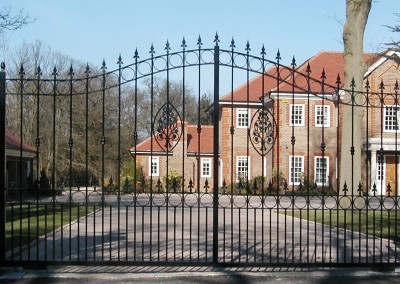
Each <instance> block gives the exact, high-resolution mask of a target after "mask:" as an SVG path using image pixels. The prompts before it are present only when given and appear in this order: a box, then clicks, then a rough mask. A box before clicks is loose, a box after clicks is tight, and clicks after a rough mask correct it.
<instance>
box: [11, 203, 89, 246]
mask: <svg viewBox="0 0 400 284" xmlns="http://www.w3.org/2000/svg"><path fill="white" fill-rule="evenodd" d="M95 210H96V206H89V205H74V204H72V205H70V204H7V205H6V239H5V245H6V250H8V249H11V248H12V247H18V246H20V245H24V244H28V243H29V242H31V241H33V240H34V239H36V238H38V237H40V236H43V235H45V234H47V233H50V232H52V231H53V230H55V229H57V228H60V227H62V226H64V225H66V224H69V223H71V222H73V221H75V220H77V219H79V218H81V217H83V216H86V215H87V214H89V213H91V212H93V211H95Z"/></svg>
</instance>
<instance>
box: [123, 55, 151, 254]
mask: <svg viewBox="0 0 400 284" xmlns="http://www.w3.org/2000/svg"><path fill="white" fill-rule="evenodd" d="M133 58H134V59H135V114H134V115H135V122H134V130H133V142H134V145H135V148H134V156H133V186H134V188H135V191H134V196H135V198H134V199H133V200H134V203H133V260H134V261H136V213H137V211H136V210H137V202H136V200H137V196H138V188H137V183H138V180H137V178H138V177H137V142H138V141H137V140H138V132H137V125H138V123H137V119H138V115H137V114H138V108H137V106H138V79H137V75H138V58H139V53H138V51H137V49H136V50H135V54H134V56H133ZM152 115H153V114H152V113H151V114H150V119H152V117H153V116H152ZM151 128H152V127H151ZM150 211H152V209H150ZM150 214H151V212H150ZM150 220H151V218H150ZM150 222H151V221H150ZM150 232H151V231H150ZM126 251H127V252H128V240H126ZM150 252H151V238H150ZM126 257H128V253H127V254H126Z"/></svg>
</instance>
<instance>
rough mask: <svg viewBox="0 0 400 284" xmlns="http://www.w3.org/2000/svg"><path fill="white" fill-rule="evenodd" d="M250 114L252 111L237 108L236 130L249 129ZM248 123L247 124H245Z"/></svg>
mask: <svg viewBox="0 0 400 284" xmlns="http://www.w3.org/2000/svg"><path fill="white" fill-rule="evenodd" d="M249 113H250V109H247V108H237V109H236V128H248V127H249ZM244 122H246V123H244Z"/></svg>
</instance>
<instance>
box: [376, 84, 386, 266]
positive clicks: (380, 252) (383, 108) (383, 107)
mask: <svg viewBox="0 0 400 284" xmlns="http://www.w3.org/2000/svg"><path fill="white" fill-rule="evenodd" d="M384 89H385V85H384V84H383V81H382V80H381V83H380V85H379V90H380V98H381V123H380V125H381V139H380V140H381V141H380V142H381V150H380V155H381V163H382V178H381V196H380V201H381V202H380V228H379V230H380V232H381V234H380V236H379V239H380V242H379V243H380V250H379V261H380V263H382V261H383V252H382V247H383V240H382V226H383V216H382V215H383V202H382V201H383V198H384V197H383V194H382V191H383V188H384V186H385V188H386V185H385V183H384V182H383V181H384V179H385V181H386V177H385V176H386V169H385V171H383V169H384V168H385V166H386V159H385V156H384V149H383V128H384V125H385V120H384V111H385V110H386V106H385V95H384ZM386 194H387V193H386V190H385V195H386ZM374 221H375V220H374ZM374 223H375V222H374ZM374 235H375V234H374Z"/></svg>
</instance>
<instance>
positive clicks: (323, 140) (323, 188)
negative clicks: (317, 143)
mask: <svg viewBox="0 0 400 284" xmlns="http://www.w3.org/2000/svg"><path fill="white" fill-rule="evenodd" d="M325 79H326V75H325V69H323V70H322V77H321V81H322V90H321V93H322V130H321V131H322V133H321V153H322V169H321V171H322V176H321V178H322V196H321V198H322V200H321V202H322V204H321V205H322V206H321V210H322V228H321V231H322V234H321V235H322V236H321V255H322V256H321V259H322V264H324V263H325V248H324V247H325V242H324V240H325V236H324V234H325V218H324V217H325V210H324V209H325V203H324V202H323V201H324V198H325V197H324V194H325V193H324V190H325V182H327V177H326V174H325V171H326V167H327V165H325ZM328 118H329V116H328V117H327V119H328ZM314 160H315V158H314ZM327 160H328V159H327ZM314 163H315V162H314ZM315 178H316V177H314V179H315ZM309 179H310V178H309ZM316 189H317V188H316Z"/></svg>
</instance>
